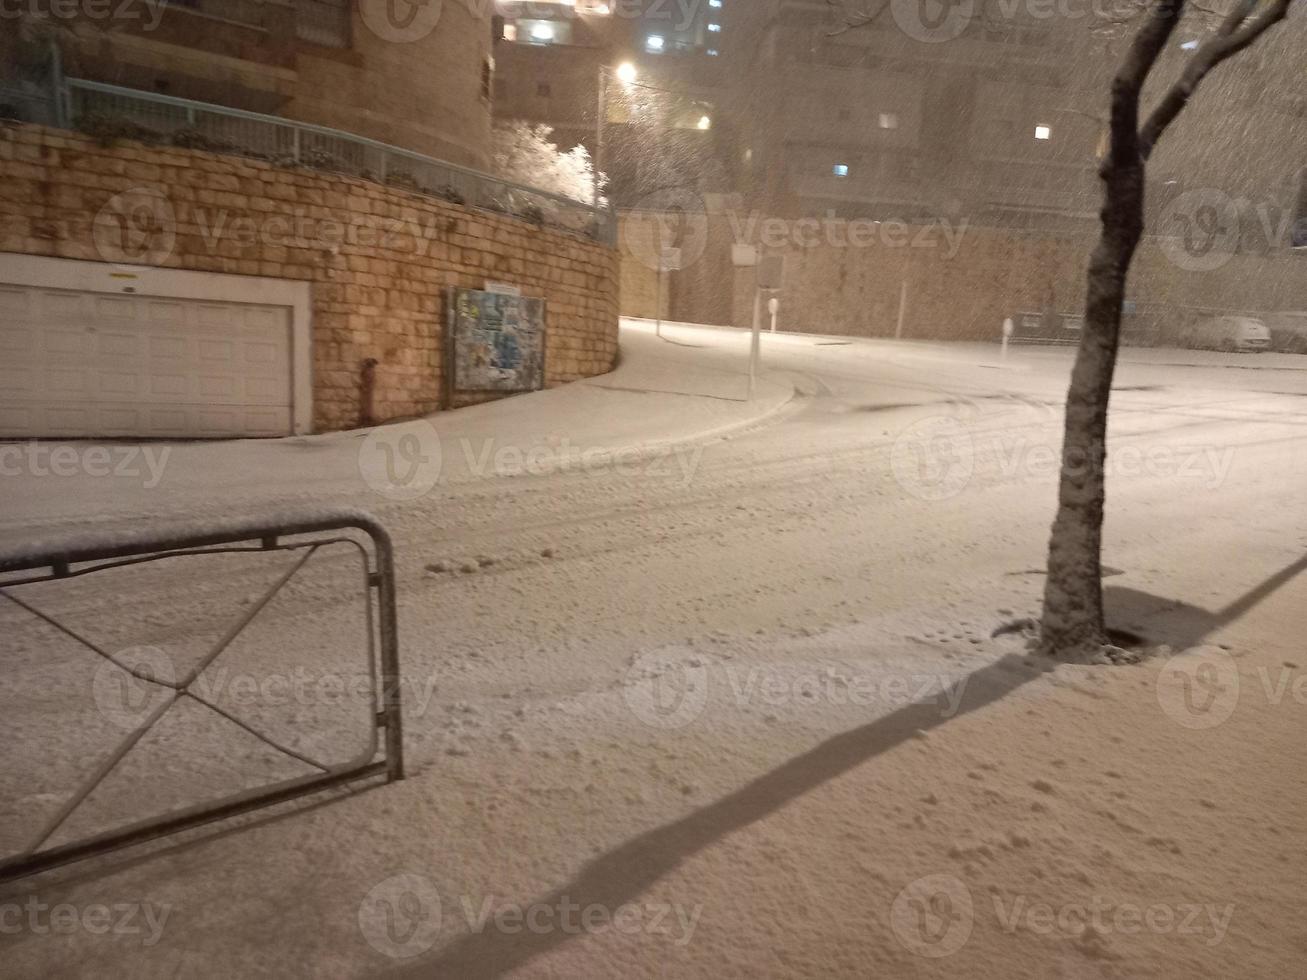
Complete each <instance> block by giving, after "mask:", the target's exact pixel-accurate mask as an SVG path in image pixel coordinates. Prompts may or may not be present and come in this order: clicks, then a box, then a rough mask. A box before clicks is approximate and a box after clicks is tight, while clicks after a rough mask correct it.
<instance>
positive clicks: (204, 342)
mask: <svg viewBox="0 0 1307 980" xmlns="http://www.w3.org/2000/svg"><path fill="white" fill-rule="evenodd" d="M292 390H293V386H292V364H291V309H290V308H289V307H286V306H265V305H256V304H249V303H231V302H219V301H211V300H197V299H187V298H172V297H162V296H157V297H152V296H139V295H124V294H121V293H120V294H113V293H107V292H92V291H82V290H73V289H53V288H42V287H38V286H23V285H11V284H5V283H3V282H0V437H10V438H12V437H33V436H35V437H48V436H69V437H75V436H163V437H179V436H180V437H187V436H189V437H215V436H280V435H287V434H289V433H290V432H291V431H292V411H291V405H292Z"/></svg>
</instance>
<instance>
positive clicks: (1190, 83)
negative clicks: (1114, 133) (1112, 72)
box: [1139, 0, 1290, 160]
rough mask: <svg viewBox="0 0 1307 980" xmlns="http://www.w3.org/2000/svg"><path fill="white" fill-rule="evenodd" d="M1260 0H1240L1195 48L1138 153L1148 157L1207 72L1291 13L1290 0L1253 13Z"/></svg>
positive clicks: (1276, 0) (1148, 127)
mask: <svg viewBox="0 0 1307 980" xmlns="http://www.w3.org/2000/svg"><path fill="white" fill-rule="evenodd" d="M1259 3H1260V0H1238V2H1237V3H1236V4H1235V5H1234V8H1233V9H1232V10H1231V11H1230V13H1229V14H1228V15H1227V16H1226V18H1225V20H1224V21H1222V22H1221V26H1220V27H1219V28H1217V31H1216V34H1214V35H1213V36H1212V37H1211V38H1210V39H1209V40H1207V41H1205V42H1203V44H1202V46H1201V47H1199V49H1198V50H1197V51H1195V52H1194V55H1193V57H1192V58H1190V59H1189V63H1188V64H1187V65H1185V69H1184V72H1183V73H1182V74H1181V75H1180V79H1179V80H1178V81H1177V82H1176V83H1175V84H1174V85H1173V86H1171V88H1170V90H1169V91H1168V92H1167V93H1166V95H1165V96H1163V97H1162V101H1161V102H1159V103H1158V104H1157V108H1155V109H1154V110H1153V112H1152V115H1150V116H1149V117H1148V121H1147V122H1146V123H1144V127H1143V130H1142V131H1141V132H1140V134H1139V153H1140V155H1141V156H1142V157H1143V158H1144V159H1145V160H1146V159H1148V157H1149V155H1150V154H1151V153H1152V152H1153V147H1155V146H1156V145H1157V141H1158V140H1159V139H1161V138H1162V134H1163V133H1165V132H1166V128H1167V127H1168V126H1170V125H1171V123H1173V122H1174V121H1175V118H1176V116H1178V115H1180V112H1181V110H1183V109H1184V107H1185V106H1186V105H1187V104H1188V103H1189V99H1190V98H1192V97H1193V94H1194V92H1195V90H1197V88H1198V85H1199V84H1200V83H1201V82H1202V80H1203V79H1204V78H1206V77H1207V75H1208V73H1209V72H1210V71H1211V70H1212V69H1214V68H1215V67H1216V66H1217V65H1219V64H1220V63H1221V62H1223V61H1225V60H1226V59H1227V58H1231V57H1233V56H1234V55H1236V54H1238V53H1239V52H1240V51H1242V50H1243V49H1244V48H1246V47H1248V46H1249V45H1250V44H1252V43H1253V42H1254V41H1256V40H1257V39H1258V38H1259V37H1261V36H1262V35H1263V34H1265V33H1266V32H1267V31H1268V30H1270V29H1271V28H1272V27H1274V26H1275V25H1276V24H1278V23H1279V22H1280V21H1282V20H1284V18H1285V17H1286V16H1287V15H1288V12H1289V3H1290V0H1269V6H1267V7H1266V9H1265V11H1264V12H1263V13H1262V14H1261V16H1259V17H1256V18H1253V17H1252V13H1253V11H1254V10H1256V9H1257V7H1258V6H1259Z"/></svg>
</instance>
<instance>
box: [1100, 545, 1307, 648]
mask: <svg viewBox="0 0 1307 980" xmlns="http://www.w3.org/2000/svg"><path fill="white" fill-rule="evenodd" d="M1304 571H1307V555H1304V556H1303V557H1301V558H1299V559H1298V560H1297V561H1295V562H1291V563H1290V564H1288V565H1286V566H1284V568H1282V569H1280V570H1279V571H1278V572H1276V573H1275V574H1274V575H1271V576H1270V577H1269V578H1267V579H1266V580H1265V581H1263V582H1260V583H1258V584H1257V585H1255V586H1253V588H1251V589H1249V590H1248V591H1247V592H1245V593H1244V594H1243V595H1241V596H1239V598H1237V599H1235V600H1234V601H1233V602H1231V603H1228V604H1227V605H1225V606H1223V607H1222V608H1220V609H1218V610H1216V611H1215V612H1212V611H1209V610H1207V609H1202V608H1200V607H1198V606H1193V605H1190V604H1189V603H1187V602H1183V601H1181V600H1179V599H1167V598H1165V597H1163V596H1156V595H1153V594H1152V593H1150V592H1142V591H1140V590H1139V589H1131V588H1128V587H1126V586H1122V585H1109V586H1106V587H1105V588H1104V589H1103V604H1104V609H1105V610H1106V613H1107V618H1108V620H1109V622H1111V623H1112V624H1113V625H1114V626H1125V627H1128V628H1130V629H1132V630H1139V631H1143V632H1145V633H1146V639H1147V640H1148V641H1149V642H1152V643H1167V644H1169V645H1170V647H1171V648H1172V649H1173V650H1184V649H1186V648H1188V647H1193V646H1197V645H1198V644H1200V643H1202V642H1203V640H1205V639H1206V638H1207V637H1209V636H1211V635H1212V634H1213V633H1215V632H1216V631H1217V630H1219V629H1221V628H1222V627H1224V626H1228V625H1229V624H1230V623H1233V622H1234V621H1235V620H1237V619H1239V618H1240V617H1242V616H1243V615H1244V614H1245V613H1247V612H1248V611H1249V610H1250V609H1252V608H1253V606H1255V605H1257V604H1258V603H1259V602H1261V601H1262V600H1263V599H1265V598H1266V597H1267V596H1269V595H1271V593H1273V592H1275V591H1276V590H1277V589H1279V588H1280V587H1281V586H1283V585H1286V584H1287V583H1288V582H1289V581H1291V580H1292V579H1293V578H1295V577H1296V576H1298V575H1299V574H1301V573H1302V572H1304ZM1145 621H1147V622H1148V624H1149V625H1148V626H1147V627H1145V626H1143V625H1142V624H1143V623H1144V622H1145Z"/></svg>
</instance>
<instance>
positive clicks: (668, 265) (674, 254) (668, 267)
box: [654, 247, 681, 337]
mask: <svg viewBox="0 0 1307 980" xmlns="http://www.w3.org/2000/svg"><path fill="white" fill-rule="evenodd" d="M680 267H681V250H680V249H679V248H670V247H664V248H663V250H662V251H661V252H660V253H659V254H658V295H657V296H656V297H655V298H654V307H655V314H654V315H655V316H656V317H657V319H656V320H655V321H654V336H655V337H661V336H662V335H663V273H666V272H675V271H676V270H677V269H679V268H680Z"/></svg>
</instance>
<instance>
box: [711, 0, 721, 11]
mask: <svg viewBox="0 0 1307 980" xmlns="http://www.w3.org/2000/svg"><path fill="white" fill-rule="evenodd" d="M721 5H722V0H708V6H710V7H712V8H713V9H714V10H715V9H717V8H719V7H721Z"/></svg>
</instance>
